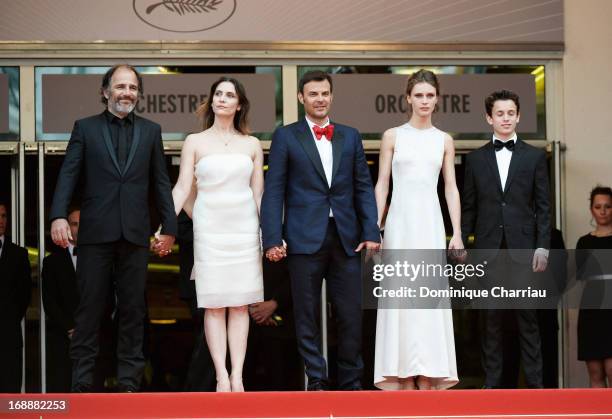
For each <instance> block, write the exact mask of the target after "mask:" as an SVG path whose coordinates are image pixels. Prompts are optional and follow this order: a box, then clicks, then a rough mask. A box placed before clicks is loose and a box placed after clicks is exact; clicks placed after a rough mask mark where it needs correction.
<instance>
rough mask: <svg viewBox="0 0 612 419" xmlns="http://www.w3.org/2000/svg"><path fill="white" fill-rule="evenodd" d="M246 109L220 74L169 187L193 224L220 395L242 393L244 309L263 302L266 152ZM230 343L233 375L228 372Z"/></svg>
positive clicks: (239, 90)
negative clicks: (261, 215) (261, 214)
mask: <svg viewBox="0 0 612 419" xmlns="http://www.w3.org/2000/svg"><path fill="white" fill-rule="evenodd" d="M248 111H249V102H248V99H247V97H246V95H245V91H244V88H243V86H242V84H241V83H240V82H239V81H237V80H236V79H233V78H230V77H222V78H220V79H219V80H217V81H216V82H215V83H214V84H213V85H212V86H211V89H210V94H209V96H208V98H207V100H206V102H205V103H204V104H203V105H202V106H201V107H200V109H199V113H200V114H201V115H202V116H203V119H204V131H202V132H199V133H197V134H191V135H189V136H188V137H187V138H186V139H185V142H184V144H183V149H182V152H181V166H180V170H179V178H178V181H177V183H176V185H175V187H174V189H173V190H172V197H173V199H174V206H175V211H176V213H177V214H178V213H179V212H180V211H181V209H182V208H185V211H186V212H187V214H188V215H189V216H190V217H191V218H192V219H193V232H194V274H195V281H196V294H197V300H198V307H204V308H205V309H206V310H205V314H204V327H205V332H206V342H207V344H208V347H209V349H210V354H211V356H212V359H213V363H214V365H215V370H216V377H217V391H244V387H243V385H242V368H243V364H244V357H245V353H246V346H247V337H248V332H249V311H248V307H249V304H252V303H257V302H261V301H263V279H262V267H261V258H262V254H261V245H260V238H259V237H260V235H259V208H260V203H261V196H262V193H263V186H264V181H263V151H262V149H261V145H260V143H259V140H258V139H257V138H255V137H251V136H249V135H248V127H247V116H248ZM226 313H227V322H226ZM228 342H229V350H230V359H231V374H228V371H227V369H226V367H225V365H226V353H227V347H228Z"/></svg>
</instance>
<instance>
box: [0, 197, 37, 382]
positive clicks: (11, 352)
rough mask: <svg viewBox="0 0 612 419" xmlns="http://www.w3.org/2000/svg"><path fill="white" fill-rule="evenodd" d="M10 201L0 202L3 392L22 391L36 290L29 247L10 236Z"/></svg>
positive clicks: (0, 379)
mask: <svg viewBox="0 0 612 419" xmlns="http://www.w3.org/2000/svg"><path fill="white" fill-rule="evenodd" d="M7 212H8V210H7V206H6V204H3V203H0V333H1V334H2V344H1V345H0V393H19V392H21V377H22V368H21V365H22V363H23V357H22V354H23V335H22V334H21V320H22V319H23V318H24V316H25V313H26V309H27V308H28V304H30V298H31V294H32V280H31V277H30V261H29V260H28V251H27V250H26V249H24V248H23V247H20V246H17V245H16V244H13V243H11V241H10V240H8V238H7V237H6V226H7V223H8V214H7Z"/></svg>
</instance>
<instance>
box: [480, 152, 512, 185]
mask: <svg viewBox="0 0 612 419" xmlns="http://www.w3.org/2000/svg"><path fill="white" fill-rule="evenodd" d="M484 151H485V159H486V160H487V163H488V164H489V169H490V170H491V174H492V175H493V178H494V179H495V182H496V184H497V190H498V191H499V193H503V190H502V186H501V178H500V177H499V168H498V167H497V159H496V158H495V148H494V147H493V142H491V141H489V144H487V147H486V148H485V150H484ZM507 183H508V182H507V181H506V184H507Z"/></svg>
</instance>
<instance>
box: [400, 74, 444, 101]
mask: <svg viewBox="0 0 612 419" xmlns="http://www.w3.org/2000/svg"><path fill="white" fill-rule="evenodd" d="M419 83H427V84H430V85H432V86H433V87H434V88H435V89H436V95H437V96H440V82H438V77H437V76H436V75H435V74H434V73H433V72H432V71H429V70H419V71H417V72H416V73H412V75H410V77H408V83H407V84H406V95H408V96H410V92H412V89H414V86H416V85H417V84H419Z"/></svg>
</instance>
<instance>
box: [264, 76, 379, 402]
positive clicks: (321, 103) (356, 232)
mask: <svg viewBox="0 0 612 419" xmlns="http://www.w3.org/2000/svg"><path fill="white" fill-rule="evenodd" d="M332 89H333V86H332V79H331V77H330V75H329V74H327V73H324V72H322V71H311V72H308V73H306V74H304V76H303V77H302V78H301V80H300V83H299V92H298V99H299V101H300V103H302V105H304V111H305V114H306V118H305V119H302V120H300V121H298V122H296V123H293V124H290V125H287V126H284V127H281V128H278V129H277V130H276V131H275V132H274V136H273V137H272V147H271V149H270V157H269V162H268V163H269V171H268V174H267V176H266V183H265V192H264V196H263V199H262V207H261V220H262V221H261V225H262V233H263V247H264V249H265V251H266V257H267V258H268V259H270V260H272V261H278V260H280V259H282V258H283V257H285V255H286V254H288V262H289V273H290V277H291V289H292V294H293V305H294V315H295V324H296V334H297V339H298V347H299V350H300V354H301V355H302V357H303V358H304V362H305V364H306V375H307V376H308V390H326V389H327V388H328V383H327V372H326V371H327V367H326V365H325V360H324V358H323V356H322V353H321V333H320V328H319V325H318V317H319V314H320V295H321V286H322V281H323V278H325V279H326V281H327V290H328V294H329V296H330V299H331V302H332V303H333V305H334V307H335V310H336V311H335V316H336V319H337V329H338V388H339V389H341V390H358V389H361V375H362V370H363V361H362V359H361V284H360V281H361V266H360V257H359V252H360V251H361V250H362V249H372V250H376V249H378V248H379V247H380V232H379V229H378V225H377V224H376V222H377V212H376V202H375V199H374V190H373V187H372V179H371V178H370V172H369V170H368V166H367V163H366V158H365V154H364V152H363V146H362V143H361V137H360V135H359V132H358V131H357V130H356V129H354V128H351V127H348V126H345V125H340V124H331V123H330V120H329V117H328V115H329V110H330V105H331V102H332V98H333V95H332ZM283 241H285V242H286V245H285V243H284V242H283Z"/></svg>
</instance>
